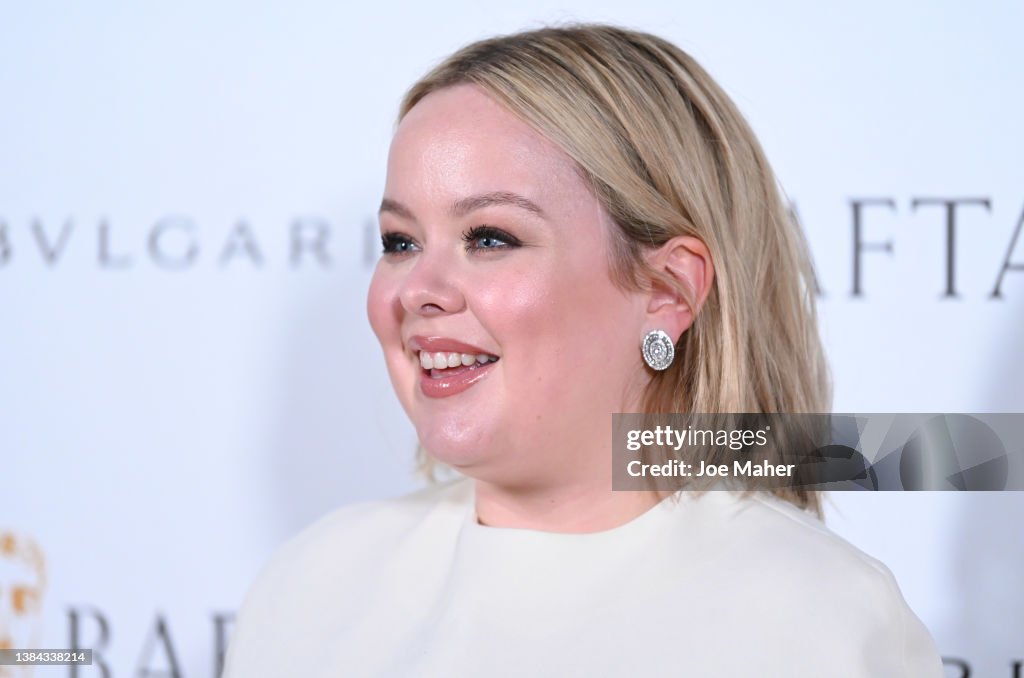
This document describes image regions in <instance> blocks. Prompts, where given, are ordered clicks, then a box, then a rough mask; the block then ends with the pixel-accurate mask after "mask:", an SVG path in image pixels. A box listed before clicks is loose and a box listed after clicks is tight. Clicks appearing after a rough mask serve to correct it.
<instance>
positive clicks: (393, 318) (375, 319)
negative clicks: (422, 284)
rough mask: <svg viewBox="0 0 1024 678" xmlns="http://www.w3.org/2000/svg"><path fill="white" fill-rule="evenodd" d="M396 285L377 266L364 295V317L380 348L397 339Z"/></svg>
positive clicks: (385, 347) (386, 346)
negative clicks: (367, 320) (365, 316)
mask: <svg viewBox="0 0 1024 678" xmlns="http://www.w3.org/2000/svg"><path fill="white" fill-rule="evenodd" d="M396 290H397V284H396V281H394V280H392V279H391V276H388V275H387V274H386V273H382V272H381V270H380V268H379V266H378V268H377V270H376V271H375V272H374V274H373V279H372V280H371V281H370V289H369V291H368V292H367V295H366V315H367V318H369V320H370V327H371V328H372V329H373V333H374V334H375V335H376V336H377V341H379V342H380V344H381V347H382V348H384V349H387V348H388V343H390V342H392V341H394V340H395V338H396V337H398V324H399V318H398V308H397V303H398V298H397V296H396Z"/></svg>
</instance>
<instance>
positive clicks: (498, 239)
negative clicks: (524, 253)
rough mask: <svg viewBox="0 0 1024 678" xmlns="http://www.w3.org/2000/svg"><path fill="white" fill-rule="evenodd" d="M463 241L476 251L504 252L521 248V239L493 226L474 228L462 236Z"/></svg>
mask: <svg viewBox="0 0 1024 678" xmlns="http://www.w3.org/2000/svg"><path fill="white" fill-rule="evenodd" d="M462 239H463V240H464V241H465V242H466V244H467V245H469V246H470V247H469V249H474V250H504V249H512V248H515V247H520V246H521V245H522V244H523V243H522V241H521V240H519V238H517V237H515V236H514V235H512V234H510V233H506V232H505V231H503V230H501V229H500V228H494V227H493V226H474V227H473V228H471V229H469V230H468V231H466V232H465V233H464V234H463V235H462Z"/></svg>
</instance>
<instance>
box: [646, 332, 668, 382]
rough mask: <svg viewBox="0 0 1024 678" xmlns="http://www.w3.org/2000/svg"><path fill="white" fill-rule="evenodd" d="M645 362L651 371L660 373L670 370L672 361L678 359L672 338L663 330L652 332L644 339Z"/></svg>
mask: <svg viewBox="0 0 1024 678" xmlns="http://www.w3.org/2000/svg"><path fill="white" fill-rule="evenodd" d="M643 352H644V362H645V363H647V364H648V365H649V366H650V367H651V369H653V370H658V371H659V372H660V371H662V370H665V369H668V366H669V365H671V364H672V359H673V358H675V357H676V347H675V346H674V345H673V344H672V338H671V337H669V336H668V335H667V334H665V333H664V332H663V331H661V330H651V331H650V332H648V333H647V336H645V337H644V345H643Z"/></svg>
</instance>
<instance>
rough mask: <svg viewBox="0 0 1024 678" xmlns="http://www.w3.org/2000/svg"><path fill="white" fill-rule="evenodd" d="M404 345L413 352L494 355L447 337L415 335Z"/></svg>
mask: <svg viewBox="0 0 1024 678" xmlns="http://www.w3.org/2000/svg"><path fill="white" fill-rule="evenodd" d="M406 345H407V346H408V347H409V348H411V349H412V350H413V351H427V352H428V353H472V354H473V355H477V354H479V353H486V354H488V355H494V354H493V353H491V352H490V351H485V350H484V349H482V348H480V347H479V346H473V345H472V344H466V343H464V342H461V341H456V340H455V339H449V338H447V337H423V336H420V335H416V336H413V337H410V338H409V341H408V342H406Z"/></svg>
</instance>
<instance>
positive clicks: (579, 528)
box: [475, 480, 665, 533]
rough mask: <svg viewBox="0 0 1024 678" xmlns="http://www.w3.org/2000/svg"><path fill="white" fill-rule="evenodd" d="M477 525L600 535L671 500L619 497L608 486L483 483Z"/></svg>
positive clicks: (641, 495) (635, 494) (650, 494)
mask: <svg viewBox="0 0 1024 678" xmlns="http://www.w3.org/2000/svg"><path fill="white" fill-rule="evenodd" d="M475 485H476V513H477V521H478V522H479V523H481V524H482V525H487V526H490V527H512V528H524V529H531V530H540V531H544V532H577V533H578V532H600V531H602V530H610V529H612V528H614V527H618V526H620V525H624V524H625V523H628V522H629V521H631V520H633V519H634V518H636V517H638V516H640V515H642V514H643V513H646V512H647V511H649V510H650V509H651V508H653V507H654V506H655V505H656V504H657V503H658V502H660V501H661V500H662V499H663V498H664V496H665V495H663V494H660V493H657V492H654V491H649V492H613V491H612V489H611V487H610V484H609V483H607V481H605V482H602V483H595V484H591V485H583V484H579V485H559V486H554V485H552V486H540V485H538V486H526V487H524V486H519V487H508V486H502V485H498V484H495V483H491V482H487V481H483V480H477V481H476V483H475Z"/></svg>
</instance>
